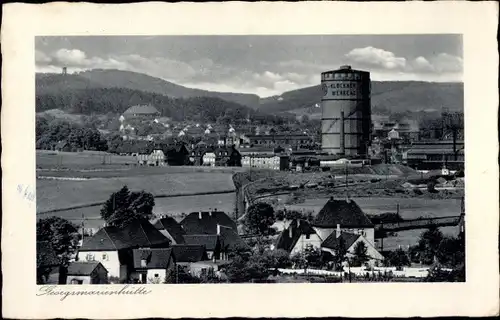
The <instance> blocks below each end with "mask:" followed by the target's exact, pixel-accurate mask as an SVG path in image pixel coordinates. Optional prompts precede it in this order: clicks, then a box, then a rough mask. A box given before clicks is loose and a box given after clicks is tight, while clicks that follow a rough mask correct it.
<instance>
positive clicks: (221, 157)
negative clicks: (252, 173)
mask: <svg viewBox="0 0 500 320" xmlns="http://www.w3.org/2000/svg"><path fill="white" fill-rule="evenodd" d="M214 153H215V165H216V166H218V167H241V154H240V153H239V152H238V150H236V148H235V147H234V146H231V147H218V148H216V149H215V151H214Z"/></svg>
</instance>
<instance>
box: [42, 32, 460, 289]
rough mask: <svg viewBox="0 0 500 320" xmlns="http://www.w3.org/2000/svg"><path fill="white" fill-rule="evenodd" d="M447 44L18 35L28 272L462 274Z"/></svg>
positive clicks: (349, 38) (241, 278)
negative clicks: (31, 40) (27, 166)
mask: <svg viewBox="0 0 500 320" xmlns="http://www.w3.org/2000/svg"><path fill="white" fill-rule="evenodd" d="M462 40H463V39H462V35H459V34H411V35H253V36H252V35H235V36H227V35H210V36H38V37H36V38H35V61H34V63H35V70H36V75H35V82H36V179H37V180H36V194H37V197H36V217H37V222H36V242H37V245H36V250H37V252H36V255H37V259H36V268H37V269H36V275H37V276H36V279H37V284H60V285H63V284H196V283H199V284H221V283H222V284H225V283H266V284H274V283H346V282H347V283H353V282H355V283H359V282H362V283H364V282H464V281H465V280H466V278H465V273H466V272H465V270H466V265H465V204H464V203H465V200H464V199H465V193H464V186H465V183H464V181H465V180H464V179H465V157H464V147H465V143H464V85H463V41H462Z"/></svg>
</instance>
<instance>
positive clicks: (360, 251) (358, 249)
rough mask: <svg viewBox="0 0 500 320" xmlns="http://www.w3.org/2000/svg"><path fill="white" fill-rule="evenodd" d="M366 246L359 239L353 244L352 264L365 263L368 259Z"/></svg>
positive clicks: (360, 264)
mask: <svg viewBox="0 0 500 320" xmlns="http://www.w3.org/2000/svg"><path fill="white" fill-rule="evenodd" d="M367 252H368V248H367V247H366V244H365V243H364V242H363V241H360V242H358V243H356V245H355V246H354V252H353V254H354V257H353V265H354V266H357V267H360V266H362V265H364V264H365V262H366V261H368V259H369V257H368V254H367Z"/></svg>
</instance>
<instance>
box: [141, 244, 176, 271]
mask: <svg viewBox="0 0 500 320" xmlns="http://www.w3.org/2000/svg"><path fill="white" fill-rule="evenodd" d="M172 251H173V250H172V248H156V249H134V250H133V251H132V256H133V261H134V268H135V269H159V268H166V267H167V266H168V264H169V262H170V259H171V258H172ZM144 260H145V261H146V266H144V265H143V264H142V261H144Z"/></svg>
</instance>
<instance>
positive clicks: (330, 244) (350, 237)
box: [321, 231, 361, 250]
mask: <svg viewBox="0 0 500 320" xmlns="http://www.w3.org/2000/svg"><path fill="white" fill-rule="evenodd" d="M359 237H361V235H359V234H353V233H349V232H342V233H341V234H340V237H339V238H337V233H336V232H335V231H334V232H332V234H330V236H328V238H326V239H325V241H323V243H322V244H321V246H322V247H324V248H328V249H336V248H337V245H338V244H339V241H340V240H339V239H342V240H344V244H345V249H346V250H348V249H349V248H350V247H351V246H352V245H353V244H354V242H356V240H358V239H359Z"/></svg>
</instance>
